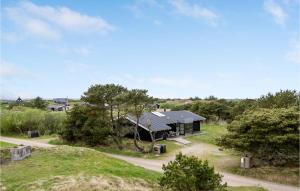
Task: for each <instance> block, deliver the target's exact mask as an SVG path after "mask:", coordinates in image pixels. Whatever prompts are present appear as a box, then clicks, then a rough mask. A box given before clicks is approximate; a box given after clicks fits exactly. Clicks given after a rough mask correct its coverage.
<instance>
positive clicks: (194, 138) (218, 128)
mask: <svg viewBox="0 0 300 191" xmlns="http://www.w3.org/2000/svg"><path fill="white" fill-rule="evenodd" d="M201 132H202V133H203V134H200V135H191V136H190V137H187V138H186V139H187V140H189V141H191V142H201V143H209V144H214V145H215V144H216V138H219V137H220V136H222V135H225V134H226V133H227V129H226V125H218V124H203V125H202V126H201Z"/></svg>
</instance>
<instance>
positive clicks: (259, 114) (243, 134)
mask: <svg viewBox="0 0 300 191" xmlns="http://www.w3.org/2000/svg"><path fill="white" fill-rule="evenodd" d="M298 128H299V112H298V109H296V108H289V109H285V108H280V109H255V110H250V111H248V112H246V113H245V114H243V115H241V116H240V117H238V118H236V119H235V120H234V121H233V122H232V123H231V124H230V125H229V126H228V131H229V133H228V134H226V135H224V136H222V138H221V139H220V140H219V143H218V145H219V146H221V147H225V148H233V149H235V150H237V151H239V152H242V153H244V154H245V155H248V156H252V158H253V159H254V160H255V161H253V162H255V165H272V166H283V165H294V166H297V165H298V164H299V129H298Z"/></svg>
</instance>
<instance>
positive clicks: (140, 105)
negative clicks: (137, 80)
mask: <svg viewBox="0 0 300 191" xmlns="http://www.w3.org/2000/svg"><path fill="white" fill-rule="evenodd" d="M147 92H148V91H147V90H142V89H133V90H131V91H128V92H127V93H126V95H125V99H126V100H127V106H128V108H129V113H131V114H132V115H133V116H135V118H136V125H135V128H134V145H135V147H136V148H137V149H138V150H139V151H142V152H145V149H144V148H143V147H141V146H139V144H138V140H137V139H138V127H139V120H140V118H141V116H142V115H143V112H144V111H145V109H146V108H147V107H148V106H150V104H152V103H153V98H152V97H150V96H149V95H147ZM148 128H149V133H150V136H151V140H152V144H151V147H150V149H149V151H150V150H152V149H153V146H154V140H155V138H154V136H153V133H152V130H151V126H148Z"/></svg>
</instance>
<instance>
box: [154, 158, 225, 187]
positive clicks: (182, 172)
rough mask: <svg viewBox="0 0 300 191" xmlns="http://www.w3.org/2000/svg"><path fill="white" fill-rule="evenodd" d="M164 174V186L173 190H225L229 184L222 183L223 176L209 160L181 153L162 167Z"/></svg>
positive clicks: (161, 181) (162, 178)
mask: <svg viewBox="0 0 300 191" xmlns="http://www.w3.org/2000/svg"><path fill="white" fill-rule="evenodd" d="M162 169H163V171H164V174H163V176H162V177H161V179H160V185H161V186H162V187H163V188H166V189H171V190H173V191H181V190H186V191H194V190H196V191H200V190H215V191H225V190H226V187H227V184H226V183H225V184H222V176H221V175H220V174H218V173H215V172H214V168H213V167H210V166H209V165H208V161H202V160H200V159H198V158H197V157H194V156H191V157H188V156H185V155H182V154H181V153H179V154H178V155H176V159H175V160H174V161H171V162H169V163H168V164H167V165H163V167H162Z"/></svg>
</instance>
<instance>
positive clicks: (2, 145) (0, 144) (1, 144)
mask: <svg viewBox="0 0 300 191" xmlns="http://www.w3.org/2000/svg"><path fill="white" fill-rule="evenodd" d="M14 146H16V145H15V144H11V143H7V142H3V141H0V148H9V147H14Z"/></svg>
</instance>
